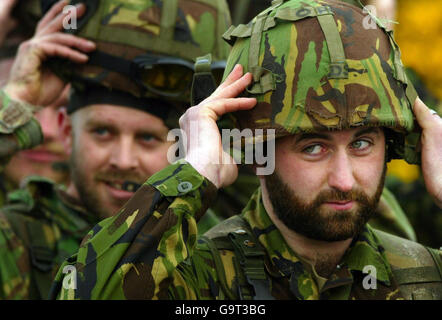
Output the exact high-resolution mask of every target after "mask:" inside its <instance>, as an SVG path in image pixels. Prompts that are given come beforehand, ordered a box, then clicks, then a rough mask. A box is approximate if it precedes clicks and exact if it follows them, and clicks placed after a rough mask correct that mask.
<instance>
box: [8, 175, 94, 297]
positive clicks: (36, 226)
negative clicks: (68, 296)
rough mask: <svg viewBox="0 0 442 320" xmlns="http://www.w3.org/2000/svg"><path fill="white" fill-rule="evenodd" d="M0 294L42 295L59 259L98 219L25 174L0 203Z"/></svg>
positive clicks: (43, 181) (57, 189) (74, 248)
mask: <svg viewBox="0 0 442 320" xmlns="http://www.w3.org/2000/svg"><path fill="white" fill-rule="evenodd" d="M0 221H1V222H0V285H1V287H0V299H46V298H47V297H48V293H49V288H50V284H51V282H52V279H53V277H54V274H55V272H57V270H58V268H59V267H60V265H61V263H62V262H63V261H64V260H65V259H66V258H67V257H69V256H70V255H72V254H73V253H75V252H76V251H77V250H78V247H79V244H80V242H81V239H82V238H83V237H84V236H85V235H86V234H87V232H88V231H89V230H90V228H91V226H93V225H94V224H96V223H97V222H98V221H99V220H98V219H97V218H96V217H95V215H92V214H90V213H88V212H87V211H86V210H85V209H84V208H83V207H82V205H81V204H80V203H79V202H78V201H77V200H76V199H73V198H72V197H70V196H69V195H68V194H67V193H66V192H65V191H64V189H63V188H62V187H61V186H59V185H55V184H54V183H52V182H51V181H49V180H47V179H44V178H42V177H30V178H29V179H28V181H27V183H26V185H25V187H24V188H22V189H19V190H17V191H14V192H12V193H10V194H9V196H8V205H7V206H5V207H3V208H2V209H0Z"/></svg>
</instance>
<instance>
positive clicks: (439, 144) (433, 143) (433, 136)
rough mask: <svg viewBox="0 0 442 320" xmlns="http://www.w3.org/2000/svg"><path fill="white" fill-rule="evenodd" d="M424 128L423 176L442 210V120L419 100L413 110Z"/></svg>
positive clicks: (422, 138) (429, 191)
mask: <svg viewBox="0 0 442 320" xmlns="http://www.w3.org/2000/svg"><path fill="white" fill-rule="evenodd" d="M413 111H414V114H415V115H416V119H417V121H418V123H419V125H420V126H421V128H422V136H421V143H422V161H421V162H422V174H423V177H424V180H425V186H426V188H427V191H428V193H430V195H431V196H432V197H433V198H434V200H435V201H436V204H437V205H438V206H439V207H440V208H442V166H441V163H442V118H441V117H440V116H439V115H438V114H437V113H435V112H433V111H432V110H431V109H429V108H428V107H427V106H426V105H425V104H424V103H423V102H422V101H421V100H420V99H419V98H417V99H416V102H415V103H414V108H413Z"/></svg>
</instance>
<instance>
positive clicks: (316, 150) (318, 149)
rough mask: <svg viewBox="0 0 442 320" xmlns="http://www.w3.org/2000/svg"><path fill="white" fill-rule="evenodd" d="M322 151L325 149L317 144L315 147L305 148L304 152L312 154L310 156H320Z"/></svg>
mask: <svg viewBox="0 0 442 320" xmlns="http://www.w3.org/2000/svg"><path fill="white" fill-rule="evenodd" d="M322 149H323V148H322V146H321V145H319V144H315V145H312V146H309V147H307V148H305V149H304V150H303V151H304V152H305V153H308V154H310V155H318V154H320V153H321V151H322Z"/></svg>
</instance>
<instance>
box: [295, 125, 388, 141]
mask: <svg viewBox="0 0 442 320" xmlns="http://www.w3.org/2000/svg"><path fill="white" fill-rule="evenodd" d="M379 131H380V129H379V127H371V128H364V129H361V130H360V131H358V132H356V133H355V134H354V136H353V138H358V137H360V136H363V135H364V134H370V133H374V134H376V135H379ZM310 139H322V140H327V141H331V140H333V139H332V137H331V136H330V135H329V134H327V133H319V132H312V133H302V134H301V135H300V136H299V137H298V138H296V139H295V143H299V142H301V141H303V140H310Z"/></svg>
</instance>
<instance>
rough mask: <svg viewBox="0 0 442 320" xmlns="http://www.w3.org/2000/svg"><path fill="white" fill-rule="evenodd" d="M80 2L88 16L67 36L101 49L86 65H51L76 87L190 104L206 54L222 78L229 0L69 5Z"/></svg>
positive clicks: (108, 0) (95, 0)
mask: <svg viewBox="0 0 442 320" xmlns="http://www.w3.org/2000/svg"><path fill="white" fill-rule="evenodd" d="M78 2H82V3H85V4H86V7H87V10H86V13H85V15H84V16H83V17H81V18H79V19H78V22H77V25H76V26H75V24H73V25H72V27H73V29H67V30H66V32H69V33H75V34H76V35H78V36H81V37H84V38H87V39H90V40H92V41H94V42H95V43H96V44H97V50H96V51H95V52H93V53H91V54H90V55H89V56H90V59H89V61H88V63H87V64H85V65H74V64H73V63H69V62H66V61H63V62H61V61H58V62H57V63H55V64H53V65H52V66H53V70H54V71H55V72H56V73H58V74H59V75H61V76H63V77H65V79H67V80H68V81H70V82H71V83H72V84H73V85H74V87H76V88H78V89H80V90H81V89H83V88H84V86H85V85H86V86H88V85H97V84H98V85H100V86H104V87H107V88H111V89H112V90H114V89H115V90H119V91H122V92H127V93H130V94H132V95H134V96H136V97H140V98H148V97H160V98H161V97H164V96H165V97H166V98H167V100H176V101H182V102H187V103H188V102H189V100H190V98H189V97H190V86H191V83H192V75H193V69H194V62H195V59H196V58H197V57H198V56H202V55H205V54H208V53H210V54H211V56H212V59H213V61H214V63H213V65H214V66H215V67H216V66H217V67H218V68H219V69H220V72H219V81H220V80H221V78H222V74H223V72H224V67H225V60H226V58H227V56H228V53H229V50H230V48H229V46H228V44H227V43H225V42H224V41H223V40H222V37H221V36H222V34H223V33H224V32H225V31H226V30H227V28H228V27H229V25H230V13H229V9H228V6H227V3H226V1H225V0H178V1H176V0H101V1H99V0H72V1H71V4H72V5H75V4H76V3H78ZM75 27H76V28H75ZM217 62H222V63H220V64H217ZM53 63H54V61H53ZM60 63H62V64H61V65H60ZM189 70H190V72H189ZM60 73H61V74H60Z"/></svg>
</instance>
